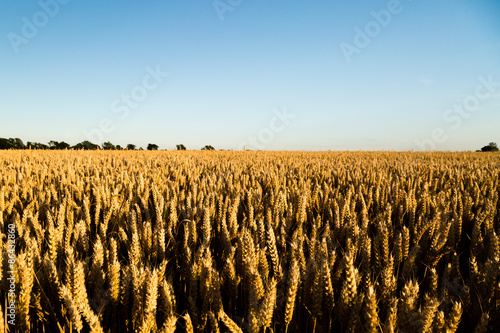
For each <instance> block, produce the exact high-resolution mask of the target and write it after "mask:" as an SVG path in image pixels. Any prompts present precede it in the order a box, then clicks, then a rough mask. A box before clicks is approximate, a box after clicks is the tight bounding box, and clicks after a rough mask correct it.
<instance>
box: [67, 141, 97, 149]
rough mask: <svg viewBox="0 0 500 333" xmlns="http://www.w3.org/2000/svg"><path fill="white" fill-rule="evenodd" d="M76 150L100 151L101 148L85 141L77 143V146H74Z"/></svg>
mask: <svg viewBox="0 0 500 333" xmlns="http://www.w3.org/2000/svg"><path fill="white" fill-rule="evenodd" d="M73 148H74V149H84V150H96V149H99V146H98V145H96V144H95V143H92V142H90V141H86V140H85V141H83V142H80V143H77V144H76V145H74V146H73Z"/></svg>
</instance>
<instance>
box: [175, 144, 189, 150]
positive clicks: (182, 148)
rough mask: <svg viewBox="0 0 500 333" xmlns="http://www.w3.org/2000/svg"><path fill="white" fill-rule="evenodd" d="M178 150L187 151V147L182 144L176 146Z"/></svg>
mask: <svg viewBox="0 0 500 333" xmlns="http://www.w3.org/2000/svg"><path fill="white" fill-rule="evenodd" d="M175 147H176V148H177V150H186V146H184V145H183V144H182V143H181V144H180V145H176V146H175Z"/></svg>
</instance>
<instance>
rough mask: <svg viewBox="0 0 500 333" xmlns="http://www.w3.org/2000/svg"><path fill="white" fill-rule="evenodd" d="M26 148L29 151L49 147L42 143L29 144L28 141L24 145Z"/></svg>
mask: <svg viewBox="0 0 500 333" xmlns="http://www.w3.org/2000/svg"><path fill="white" fill-rule="evenodd" d="M26 146H27V147H28V148H29V149H49V146H47V145H44V144H43V143H40V142H30V141H28V142H27V143H26Z"/></svg>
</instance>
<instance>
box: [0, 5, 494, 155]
mask: <svg viewBox="0 0 500 333" xmlns="http://www.w3.org/2000/svg"><path fill="white" fill-rule="evenodd" d="M499 17H500V1H492V0H490V1H477V0H469V1H464V0H462V1H451V0H440V1H430V0H413V1H411V0H406V1H394V0H392V1H374V0H371V1H347V0H344V1H340V0H339V1H334V0H330V1H319V0H318V1H314V0H307V1H306V0H287V1H284V0H266V1H263V0H252V1H250V0H220V1H213V0H201V1H199V0H198V1H189V0H165V1H131V0H119V1H118V0H109V1H103V0H100V1H97V0H87V1H83V0H69V1H68V0H64V1H63V0H59V1H57V0H41V1H18V0H2V1H1V3H0V36H1V38H0V116H1V118H0V137H6V138H8V137H20V138H22V139H23V140H24V141H25V142H26V141H37V142H43V143H47V142H48V141H49V140H56V141H66V142H68V143H70V144H72V145H73V144H76V143H78V142H81V141H84V140H90V141H93V142H95V143H98V144H102V142H104V141H111V142H112V143H114V144H120V145H126V144H127V143H134V144H136V145H137V146H138V147H139V146H143V147H145V146H146V145H147V144H148V143H156V144H158V145H159V146H160V148H162V149H167V148H174V147H175V145H176V144H180V143H183V144H184V145H185V146H186V147H187V148H188V149H199V148H201V147H202V146H204V145H206V144H210V145H212V146H214V147H215V148H216V149H219V148H222V149H231V148H234V149H237V148H241V147H242V146H243V145H244V146H246V147H247V148H253V149H256V148H260V149H266V150H277V149H280V150H281V149H286V150H328V149H331V150H411V149H414V150H422V149H436V150H475V149H478V148H481V147H482V146H484V145H486V144H488V143H489V142H490V141H495V142H498V143H499V144H500V132H499V127H500V126H499V125H500V112H499V111H500V19H499Z"/></svg>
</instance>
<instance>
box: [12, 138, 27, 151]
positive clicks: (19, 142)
mask: <svg viewBox="0 0 500 333" xmlns="http://www.w3.org/2000/svg"><path fill="white" fill-rule="evenodd" d="M14 140H15V142H16V144H15V146H16V149H26V146H25V145H24V142H23V140H21V139H19V138H15V139H14Z"/></svg>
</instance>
